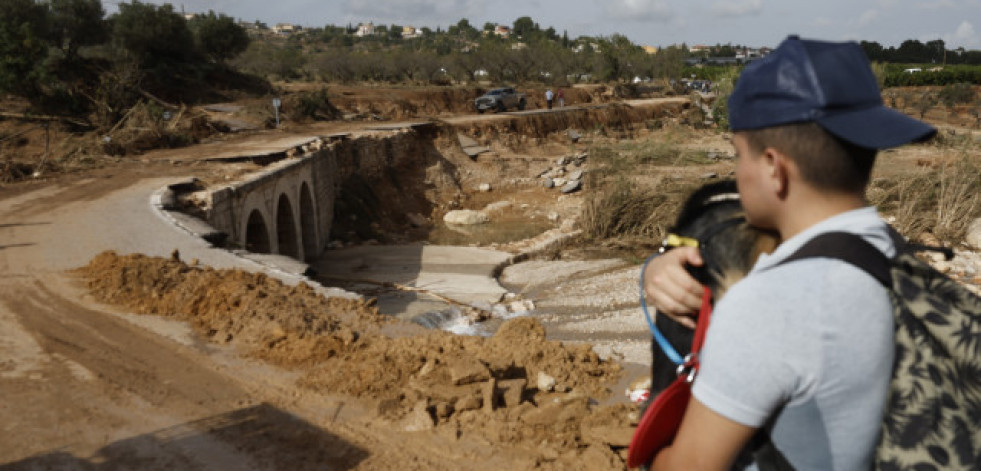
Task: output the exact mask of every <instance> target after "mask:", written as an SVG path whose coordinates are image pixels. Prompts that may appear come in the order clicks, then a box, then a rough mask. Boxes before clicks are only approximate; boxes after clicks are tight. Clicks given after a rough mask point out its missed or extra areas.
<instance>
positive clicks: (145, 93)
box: [138, 88, 180, 110]
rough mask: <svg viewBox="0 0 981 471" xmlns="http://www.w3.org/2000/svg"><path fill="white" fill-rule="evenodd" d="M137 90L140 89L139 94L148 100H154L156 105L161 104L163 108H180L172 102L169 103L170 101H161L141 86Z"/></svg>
mask: <svg viewBox="0 0 981 471" xmlns="http://www.w3.org/2000/svg"><path fill="white" fill-rule="evenodd" d="M138 90H139V91H140V95H143V96H144V97H146V98H147V99H148V100H151V101H154V102H156V103H157V104H158V105H160V106H162V107H164V108H168V109H172V110H176V109H178V108H180V107H179V106H177V105H174V104H171V103H167V102H166V101H163V100H161V99H160V98H157V97H155V96H153V94H151V93H150V92H148V91H146V90H144V89H142V88H140V89H138Z"/></svg>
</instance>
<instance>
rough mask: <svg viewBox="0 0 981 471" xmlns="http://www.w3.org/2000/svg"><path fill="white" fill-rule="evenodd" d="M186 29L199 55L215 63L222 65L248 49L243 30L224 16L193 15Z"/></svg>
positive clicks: (210, 14) (246, 36) (246, 37)
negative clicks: (193, 40)
mask: <svg viewBox="0 0 981 471" xmlns="http://www.w3.org/2000/svg"><path fill="white" fill-rule="evenodd" d="M188 27H189V28H190V29H191V31H192V32H193V33H194V37H195V39H196V42H197V46H198V49H199V50H200V51H201V53H203V54H204V55H205V56H206V57H207V58H208V59H210V60H212V61H215V62H219V63H223V62H225V61H226V60H228V59H231V58H233V57H235V56H237V55H239V54H241V53H242V52H243V51H245V50H246V49H247V48H248V47H249V35H248V33H246V32H245V28H242V27H241V26H239V25H238V23H236V22H235V20H234V19H232V17H230V16H227V15H225V14H221V15H215V12H214V11H208V13H207V14H204V15H195V16H194V17H193V18H191V21H189V22H188Z"/></svg>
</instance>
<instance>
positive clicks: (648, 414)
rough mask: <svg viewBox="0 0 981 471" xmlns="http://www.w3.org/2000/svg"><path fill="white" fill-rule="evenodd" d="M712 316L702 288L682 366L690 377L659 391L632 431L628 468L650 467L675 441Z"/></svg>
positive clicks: (708, 296)
mask: <svg viewBox="0 0 981 471" xmlns="http://www.w3.org/2000/svg"><path fill="white" fill-rule="evenodd" d="M711 316H712V293H711V292H710V291H709V289H708V288H705V292H704V294H702V307H701V309H700V310H699V312H698V323H697V325H696V327H695V338H694V339H693V340H692V345H691V353H692V354H691V356H690V357H689V358H690V359H689V360H688V361H686V362H685V366H686V367H689V368H692V374H691V375H689V374H680V375H678V378H677V379H675V380H674V382H673V383H671V385H670V386H668V387H667V388H665V389H664V391H661V393H660V394H658V395H657V397H655V398H654V402H653V403H651V405H650V406H649V407H648V408H647V410H646V411H645V412H644V416H643V417H642V418H641V419H640V423H638V424H637V429H636V430H634V436H633V438H632V439H631V440H630V447H629V448H628V449H627V467H630V468H636V467H638V466H642V465H645V464H650V463H651V461H653V460H654V456H655V455H657V452H659V451H661V449H662V448H664V447H666V446H668V445H670V444H671V443H672V442H673V441H674V436H675V435H677V434H678V428H679V427H681V419H683V418H684V417H685V409H687V408H688V401H689V400H691V385H692V381H693V379H694V376H695V373H697V372H698V353H699V351H701V349H702V343H703V342H704V341H705V332H706V331H708V325H709V319H710V318H711Z"/></svg>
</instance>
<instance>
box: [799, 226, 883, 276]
mask: <svg viewBox="0 0 981 471" xmlns="http://www.w3.org/2000/svg"><path fill="white" fill-rule="evenodd" d="M814 257H824V258H833V259H836V260H841V261H843V262H847V263H850V264H852V265H854V266H856V267H858V268H861V269H862V270H864V271H865V272H866V273H868V274H869V275H871V276H872V277H873V278H875V279H876V280H878V281H879V283H881V284H882V285H883V286H885V287H886V288H889V287H891V286H892V281H891V280H892V276H891V275H890V274H889V266H890V262H889V258H888V257H886V255H885V254H883V253H882V252H881V251H879V249H877V248H875V246H874V245H872V244H870V243H869V242H868V241H866V240H865V239H863V238H862V237H861V236H858V235H855V234H851V233H848V232H826V233H824V234H820V235H818V236H817V237H815V238H813V239H811V240H809V241H807V243H805V244H804V245H803V246H802V247H801V248H799V249H797V251H796V252H794V253H793V255H791V256H789V257H787V258H786V259H784V260H783V261H782V262H780V263H779V265H783V264H785V263H790V262H794V261H797V260H802V259H805V258H814Z"/></svg>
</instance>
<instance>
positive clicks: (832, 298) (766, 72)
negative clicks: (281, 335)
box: [645, 36, 935, 471]
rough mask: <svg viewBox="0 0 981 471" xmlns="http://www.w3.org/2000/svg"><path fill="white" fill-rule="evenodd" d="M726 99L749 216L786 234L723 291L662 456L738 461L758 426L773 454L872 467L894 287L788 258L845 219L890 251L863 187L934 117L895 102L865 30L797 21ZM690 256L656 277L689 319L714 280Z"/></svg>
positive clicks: (676, 313) (660, 266) (666, 466)
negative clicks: (886, 92) (822, 30)
mask: <svg viewBox="0 0 981 471" xmlns="http://www.w3.org/2000/svg"><path fill="white" fill-rule="evenodd" d="M729 112H730V123H731V128H732V130H733V137H732V144H733V146H734V147H735V150H736V154H737V159H738V160H737V164H736V181H737V185H738V190H739V194H740V198H741V201H742V204H743V207H744V209H745V211H746V215H747V218H748V220H749V222H750V223H751V224H753V225H755V226H758V227H760V228H765V229H770V230H774V231H777V232H778V233H779V235H780V238H781V240H783V242H782V243H781V244H780V245H779V246H778V247H777V249H776V250H775V251H774V252H773V253H771V254H769V255H766V254H764V255H762V256H760V258H759V259H758V260H757V262H756V264H755V265H754V267H753V269H752V271H751V272H750V273H749V275H748V276H747V277H746V278H745V279H743V280H742V281H740V282H738V283H736V284H735V285H734V286H733V287H732V288H730V289H729V291H728V292H727V293H726V295H725V297H723V298H722V299H721V300H720V301H719V303H718V304H717V305H716V306H715V311H714V313H713V315H712V322H711V324H710V327H709V331H708V336H707V338H706V341H705V345H704V347H703V350H702V353H701V358H700V360H701V366H700V369H699V371H698V374H697V378H696V379H695V382H694V384H693V398H692V400H691V402H690V403H689V405H688V409H687V410H686V412H685V417H684V420H683V421H682V424H681V428H680V429H679V431H678V435H677V437H676V438H675V440H674V442H673V443H672V445H671V446H669V447H667V448H665V449H663V450H662V451H661V452H660V453H659V454H658V455H657V456H656V457H655V460H654V463H653V469H654V470H724V469H728V468H729V467H730V466H731V465H732V462H733V460H734V459H735V457H736V456H737V454H738V453H739V451H740V450H741V449H742V448H743V447H744V446H746V445H747V444H748V443H749V442H750V439H751V438H752V437H753V436H754V435H756V434H757V432H758V431H760V430H763V431H765V432H766V434H767V435H769V438H770V440H771V441H772V445H773V446H772V447H770V448H768V449H767V450H764V451H765V452H766V456H768V458H767V459H768V460H770V461H768V463H767V464H773V463H781V464H784V465H790V466H792V467H793V468H794V469H798V470H825V471H826V470H866V469H870V466H871V463H872V458H873V453H874V449H875V445H876V439H877V437H878V432H879V428H880V423H881V420H882V411H883V406H884V404H885V400H886V392H887V389H888V385H889V379H890V376H891V373H892V361H893V348H894V340H893V335H894V334H893V322H892V307H891V304H890V300H889V297H888V294H887V293H886V290H885V288H883V287H882V285H881V284H879V283H878V282H877V281H876V280H875V279H874V278H872V277H871V276H870V275H868V274H866V273H865V272H864V271H862V270H861V269H859V268H856V267H854V266H852V265H850V264H848V263H846V262H843V261H839V260H832V259H826V258H810V259H805V260H800V261H796V262H793V263H786V264H781V261H783V260H784V259H785V258H787V257H788V256H789V255H791V254H793V253H794V252H795V251H796V250H797V249H798V248H800V247H801V246H802V245H803V244H804V243H805V242H807V241H809V240H811V239H812V238H814V237H815V236H817V235H818V234H822V233H825V232H832V231H845V232H851V233H854V234H858V235H860V236H862V237H863V238H864V239H865V240H867V241H868V242H870V243H871V244H872V245H874V246H875V247H876V248H878V249H879V250H881V251H882V252H883V253H885V254H886V255H887V256H892V255H893V254H894V253H895V247H894V245H893V242H892V238H891V236H890V232H889V229H888V226H887V225H886V224H885V222H883V221H882V220H881V219H880V218H879V216H878V214H877V212H876V210H875V208H873V207H870V206H869V205H868V203H867V202H866V200H865V189H866V186H867V185H868V182H869V176H870V173H871V170H872V166H873V163H874V161H875V157H876V152H877V150H878V149H884V148H889V147H894V146H898V145H902V144H905V143H908V142H912V141H919V140H923V139H926V138H928V137H930V136H932V135H933V134H934V133H935V130H934V129H933V128H932V127H930V126H928V125H926V124H924V123H922V122H920V121H917V120H915V119H912V118H910V117H907V116H905V115H903V114H901V113H898V112H896V111H894V110H892V109H889V108H887V107H885V106H884V105H883V103H882V99H881V95H880V91H879V88H878V85H877V83H876V80H875V77H874V75H873V74H872V71H871V68H870V66H869V64H868V60H867V59H866V58H865V54H864V53H863V52H862V49H861V48H860V47H859V45H858V44H856V43H852V42H848V43H836V42H824V41H814V40H802V39H800V38H797V37H795V36H791V37H789V38H787V39H786V40H785V41H783V42H782V43H781V44H780V46H779V47H778V48H777V49H776V50H774V52H773V53H772V54H770V55H769V56H767V57H765V58H763V59H760V60H757V61H754V62H753V63H751V64H750V65H748V66H747V67H746V69H745V70H744V71H743V73H742V75H741V76H740V78H739V81H738V83H737V85H736V88H735V89H734V90H733V93H732V95H731V97H730V98H729ZM685 263H694V264H696V265H697V264H700V263H701V260H700V259H699V257H698V253H697V249H693V248H679V249H674V250H672V251H670V252H668V253H667V254H665V255H663V256H661V257H659V258H658V259H655V260H654V262H652V263H651V265H650V266H649V267H648V270H647V272H646V279H647V280H649V281H648V285H647V286H646V287H645V288H646V290H645V291H646V292H647V297H648V300H649V301H650V302H652V304H654V305H655V306H656V307H657V308H658V311H659V312H661V313H665V314H668V315H670V316H672V317H674V318H678V319H681V322H683V323H686V324H687V325H691V320H690V319H687V318H686V317H685V316H684V314H686V313H688V312H690V311H693V310H694V309H693V307H694V308H695V309H697V306H698V300H699V298H700V296H701V288H700V287H699V286H698V283H697V282H695V281H694V280H692V279H691V277H690V276H689V275H688V274H687V272H685V271H684V269H683V265H684V264H685ZM774 449H775V450H774ZM761 456H762V455H761ZM774 457H776V458H774ZM759 465H763V463H762V462H761V463H759ZM756 467H757V464H753V465H751V466H750V469H755V468H756Z"/></svg>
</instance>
